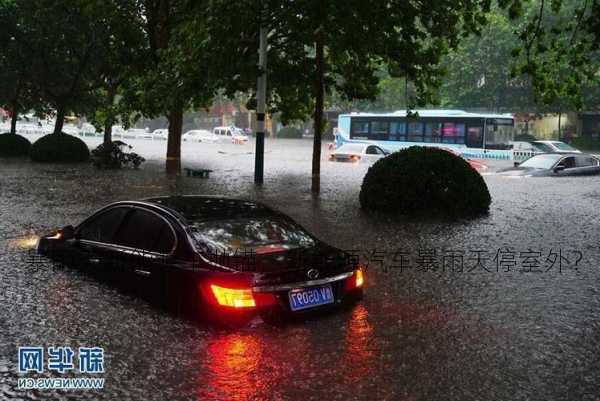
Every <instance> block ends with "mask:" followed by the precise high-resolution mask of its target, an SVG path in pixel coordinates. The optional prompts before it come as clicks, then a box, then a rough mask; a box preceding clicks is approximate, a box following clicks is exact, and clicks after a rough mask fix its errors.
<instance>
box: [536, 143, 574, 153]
mask: <svg viewBox="0 0 600 401" xmlns="http://www.w3.org/2000/svg"><path fill="white" fill-rule="evenodd" d="M531 144H532V145H533V146H534V147H535V148H537V149H539V151H541V152H544V153H581V151H580V150H578V149H575V148H574V147H573V146H571V145H568V144H566V143H564V142H561V141H533V142H531Z"/></svg>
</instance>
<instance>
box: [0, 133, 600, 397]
mask: <svg viewBox="0 0 600 401" xmlns="http://www.w3.org/2000/svg"><path fill="white" fill-rule="evenodd" d="M87 141H88V143H97V142H99V140H98V139H88V140H87ZM130 142H131V143H132V144H133V145H134V150H135V151H138V152H139V153H141V154H142V155H143V156H145V157H147V158H148V159H149V161H148V162H147V163H146V164H144V165H143V168H142V169H141V170H140V171H118V172H112V171H111V172H107V171H96V170H94V169H93V168H92V167H91V166H88V165H78V166H69V165H43V164H33V163H30V162H27V161H11V160H6V159H4V160H0V162H1V165H2V174H0V191H1V192H0V194H1V195H0V267H1V268H0V399H44V400H46V399H48V400H50V399H52V400H55V399H98V400H109V399H111V400H112V399H118V400H130V399H131V400H165V399H169V400H179V399H198V400H209V399H210V400H212V399H218V400H263V399H265V400H271V399H275V400H330V399H339V400H354V399H356V400H374V399H387V400H596V399H600V373H599V372H600V290H599V287H600V274H599V272H598V268H599V267H600V263H599V262H600V251H599V247H600V230H599V227H600V224H599V223H600V217H599V210H600V177H582V178H560V179H552V178H537V179H508V178H505V177H499V176H494V175H486V176H485V180H486V182H487V184H488V186H489V189H490V192H491V194H492V199H493V203H492V206H491V211H490V214H489V215H488V216H485V217H482V218H478V219H476V220H470V221H467V220H465V221H443V220H440V219H435V220H429V221H423V219H410V218H405V219H398V218H393V219H392V218H385V217H377V216H371V215H367V214H364V213H362V212H361V211H360V209H359V207H358V206H359V204H358V192H359V189H360V184H361V180H362V177H363V176H364V174H365V172H366V169H367V168H368V166H366V165H361V164H359V165H349V164H346V163H330V162H326V161H324V162H323V164H322V191H321V195H320V196H319V197H318V198H313V197H312V196H311V194H310V165H311V161H310V160H311V142H310V141H303V140H279V141H274V140H271V141H269V140H268V141H267V143H266V155H265V184H264V186H263V187H262V188H255V187H254V185H253V184H252V180H253V165H254V155H253V145H252V144H248V145H232V144H188V143H186V144H184V150H183V157H184V162H183V166H184V167H187V166H190V167H202V168H210V169H212V170H214V173H212V174H211V177H210V178H209V179H207V180H203V179H197V178H187V177H181V178H179V179H176V180H170V179H167V178H166V177H165V176H164V173H163V165H162V164H163V163H164V157H163V155H164V153H165V148H166V143H164V142H151V141H136V140H132V141H130ZM324 153H325V154H324V160H325V156H326V152H325V151H324ZM492 164H494V163H492ZM494 167H497V166H496V165H495V164H494ZM178 193H195V194H225V195H230V196H239V197H245V198H251V199H255V200H259V201H263V202H265V203H267V204H268V205H270V206H272V207H274V208H277V209H280V210H282V211H285V212H286V213H288V214H289V215H291V216H292V217H293V218H295V219H296V220H297V221H299V222H300V223H301V224H302V225H304V226H305V227H307V228H308V229H309V230H311V231H313V232H314V233H315V234H316V235H317V236H318V237H320V238H321V239H323V240H325V241H327V242H329V243H331V244H332V245H335V246H338V247H340V248H342V249H345V250H355V253H357V254H360V256H361V258H362V260H363V262H364V263H366V264H368V267H367V271H368V288H367V293H366V296H365V299H364V300H363V301H362V302H361V303H359V304H358V305H356V306H355V307H353V308H349V309H347V310H341V311H339V313H334V314H328V315H326V316H321V317H319V318H315V319H311V320H308V321H305V322H295V323H289V324H286V325H283V326H272V325H269V324H266V323H263V322H261V321H260V320H255V321H253V322H252V323H251V324H250V325H248V326H247V327H244V328H242V329H238V330H221V329H216V328H213V327H208V326H206V325H203V324H201V323H194V322H190V321H189V320H187V319H182V318H180V317H178V316H176V315H175V314H173V313H172V312H170V311H169V310H165V309H163V308H160V307H157V306H155V305H152V304H150V303H148V302H146V301H145V300H144V299H141V298H140V297H138V296H135V295H134V294H130V293H128V292H124V291H122V290H120V289H118V288H115V287H114V286H111V285H110V284H107V283H104V282H101V281H98V280H96V279H94V278H93V277H90V276H89V275H86V274H84V273H82V272H79V271H77V270H72V269H66V268H53V266H52V264H51V263H50V262H49V261H46V260H41V261H37V260H36V263H35V264H34V265H32V263H31V260H28V252H27V248H28V246H31V241H28V239H30V238H32V237H33V236H35V235H40V234H44V233H46V232H47V231H49V230H50V229H52V228H56V227H61V226H64V225H66V224H76V223H78V222H80V221H81V220H82V219H83V218H84V217H86V216H88V215H89V214H90V213H92V212H93V211H94V210H96V209H98V208H100V207H101V206H103V205H105V204H107V203H109V202H112V201H116V200H122V199H132V198H144V197H149V196H156V195H167V194H178ZM434 252H435V255H433V253H434ZM538 252H539V255H538V254H537V253H538ZM559 252H560V255H559ZM511 254H512V257H511ZM432 255H433V256H432ZM460 255H462V264H461V263H460V262H459V261H460V257H459V256H460ZM451 256H452V257H451ZM534 260H537V261H538V263H537V265H536V264H535V263H534ZM552 262H554V263H552ZM559 262H560V263H559ZM24 345H41V346H44V347H47V346H52V345H68V346H72V347H74V348H75V347H78V346H101V347H104V349H105V353H106V357H105V358H106V361H105V371H106V372H105V373H104V374H103V375H102V377H104V378H105V379H106V383H105V388H104V390H101V391H85V390H78V391H63V392H56V391H49V390H39V391H24V390H18V389H17V388H16V381H17V377H19V375H18V374H17V373H16V366H17V347H19V346H24ZM40 377H57V374H55V373H48V374H46V373H45V374H42V375H40ZM58 377H60V375H58ZM67 377H68V375H67Z"/></svg>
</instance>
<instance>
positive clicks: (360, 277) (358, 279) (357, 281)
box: [346, 268, 365, 291]
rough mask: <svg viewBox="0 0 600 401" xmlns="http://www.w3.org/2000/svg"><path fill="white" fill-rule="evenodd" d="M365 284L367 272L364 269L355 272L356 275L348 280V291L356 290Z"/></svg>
mask: <svg viewBox="0 0 600 401" xmlns="http://www.w3.org/2000/svg"><path fill="white" fill-rule="evenodd" d="M364 284H365V272H364V270H363V269H362V268H358V269H356V270H354V274H353V275H352V276H350V277H349V278H348V279H347V280H346V289H347V290H349V291H351V290H356V289H358V288H362V287H363V285H364Z"/></svg>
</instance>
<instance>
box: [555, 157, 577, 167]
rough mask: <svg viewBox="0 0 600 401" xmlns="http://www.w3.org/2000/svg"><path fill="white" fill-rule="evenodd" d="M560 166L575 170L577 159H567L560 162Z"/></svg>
mask: <svg viewBox="0 0 600 401" xmlns="http://www.w3.org/2000/svg"><path fill="white" fill-rule="evenodd" d="M558 166H564V167H565V168H573V167H575V158H574V157H572V156H570V157H565V158H564V159H562V160H561V161H560V163H558Z"/></svg>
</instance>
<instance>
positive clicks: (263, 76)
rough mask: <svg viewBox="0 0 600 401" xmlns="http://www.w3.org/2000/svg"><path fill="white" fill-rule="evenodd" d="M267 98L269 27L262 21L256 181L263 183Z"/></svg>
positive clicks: (257, 103)
mask: <svg viewBox="0 0 600 401" xmlns="http://www.w3.org/2000/svg"><path fill="white" fill-rule="evenodd" d="M266 98H267V28H266V27H265V26H264V24H262V23H261V26H260V44H259V48H258V82H257V85H256V154H255V158H254V183H255V184H262V183H263V173H264V165H265V103H266Z"/></svg>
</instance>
